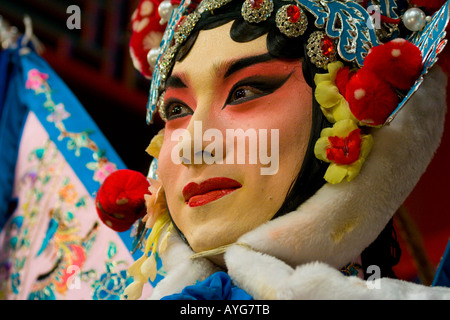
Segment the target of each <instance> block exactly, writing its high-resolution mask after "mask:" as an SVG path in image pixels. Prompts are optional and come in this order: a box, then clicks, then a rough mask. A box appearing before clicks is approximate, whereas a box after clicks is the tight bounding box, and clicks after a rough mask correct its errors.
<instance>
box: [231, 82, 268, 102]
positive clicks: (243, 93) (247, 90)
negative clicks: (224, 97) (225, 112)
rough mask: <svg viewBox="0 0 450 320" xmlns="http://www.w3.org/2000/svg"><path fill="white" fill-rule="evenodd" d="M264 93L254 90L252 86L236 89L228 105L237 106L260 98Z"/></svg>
mask: <svg viewBox="0 0 450 320" xmlns="http://www.w3.org/2000/svg"><path fill="white" fill-rule="evenodd" d="M262 94H263V91H261V90H259V89H256V88H252V87H250V86H243V87H239V88H236V89H235V90H234V91H232V92H231V95H230V98H229V99H228V104H236V103H239V102H244V101H247V100H250V99H253V98H256V97H258V96H261V95H262Z"/></svg>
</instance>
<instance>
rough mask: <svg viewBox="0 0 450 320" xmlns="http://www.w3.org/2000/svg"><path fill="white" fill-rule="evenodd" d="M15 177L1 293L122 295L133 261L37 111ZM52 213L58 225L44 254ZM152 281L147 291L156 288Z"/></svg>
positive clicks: (3, 242) (2, 238)
mask: <svg viewBox="0 0 450 320" xmlns="http://www.w3.org/2000/svg"><path fill="white" fill-rule="evenodd" d="M15 176H16V179H15V185H14V197H17V198H18V206H17V208H16V210H15V211H14V213H13V215H12V217H11V218H10V220H9V222H8V223H7V225H6V226H5V227H4V229H3V231H2V233H1V234H0V248H1V251H0V268H1V276H0V299H29V298H37V297H41V298H42V297H47V298H52V297H54V298H56V299H83V300H86V299H94V298H102V299H103V298H105V299H106V298H109V299H111V298H118V297H119V295H120V294H121V293H122V291H123V289H124V287H125V284H126V280H127V275H125V273H124V272H123V271H124V270H126V269H127V268H128V267H129V266H130V265H131V263H132V262H133V261H134V260H133V258H132V256H131V255H130V253H129V251H128V249H127V248H126V246H125V245H124V243H123V242H122V240H121V238H120V236H119V235H118V234H117V233H116V232H115V231H113V230H111V229H109V228H108V227H106V226H105V225H103V224H102V223H101V221H100V220H99V218H98V216H97V213H96V210H95V203H94V198H93V197H92V196H91V195H89V194H88V192H87V190H86V189H85V188H84V186H83V184H82V183H81V182H80V180H79V179H78V177H77V175H76V174H75V172H74V171H73V170H72V168H71V167H70V165H69V164H68V163H67V162H66V160H65V159H64V157H63V156H62V154H61V153H60V152H59V151H58V150H57V149H56V147H55V145H54V144H53V143H52V142H51V141H50V140H49V136H48V134H47V132H46V131H45V130H44V128H43V127H42V125H41V124H40V122H39V121H38V119H37V118H36V116H35V115H34V114H33V113H30V114H29V115H28V118H27V121H26V125H25V128H24V132H23V135H22V139H21V143H20V149H19V156H18V161H17V166H16V173H15ZM21 219H23V222H22V226H21V227H20V228H17V227H16V224H15V222H16V223H17V222H18V221H19V222H20V221H21ZM51 219H53V222H54V223H55V222H56V223H57V225H58V227H57V229H55V230H56V231H55V232H54V234H53V236H51V237H49V238H51V240H50V241H49V242H48V245H47V247H46V248H45V250H43V251H42V253H41V254H40V255H38V252H39V250H40V249H41V247H42V245H43V243H44V239H45V237H46V234H47V230H48V227H49V223H50V220H51ZM14 243H15V246H14ZM121 271H122V273H121ZM128 281H130V279H128ZM145 287H146V289H145V290H147V292H144V294H143V295H142V296H144V297H146V296H149V295H150V293H151V290H152V288H151V286H145Z"/></svg>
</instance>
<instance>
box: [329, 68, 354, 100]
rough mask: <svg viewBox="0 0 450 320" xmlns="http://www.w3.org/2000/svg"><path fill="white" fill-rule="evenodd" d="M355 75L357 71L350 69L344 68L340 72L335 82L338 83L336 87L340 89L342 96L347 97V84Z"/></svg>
mask: <svg viewBox="0 0 450 320" xmlns="http://www.w3.org/2000/svg"><path fill="white" fill-rule="evenodd" d="M355 74H356V71H354V70H350V68H349V67H344V68H341V69H339V70H338V72H337V73H336V79H335V80H334V82H335V83H336V87H337V88H338V90H339V92H340V93H341V95H345V88H346V87H347V83H348V82H349V81H350V79H351V77H353V76H354V75H355Z"/></svg>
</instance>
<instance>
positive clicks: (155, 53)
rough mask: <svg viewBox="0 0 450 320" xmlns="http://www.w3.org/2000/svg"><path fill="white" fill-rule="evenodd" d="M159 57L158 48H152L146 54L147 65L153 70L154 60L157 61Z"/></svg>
mask: <svg viewBox="0 0 450 320" xmlns="http://www.w3.org/2000/svg"><path fill="white" fill-rule="evenodd" d="M158 56H159V48H153V49H151V50H150V51H149V52H148V54H147V61H148V64H149V65H150V66H151V67H152V68H154V67H155V65H156V59H158Z"/></svg>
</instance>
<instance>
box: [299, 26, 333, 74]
mask: <svg viewBox="0 0 450 320" xmlns="http://www.w3.org/2000/svg"><path fill="white" fill-rule="evenodd" d="M306 49H307V55H308V57H309V59H310V61H311V62H312V63H314V64H315V65H316V67H318V68H323V69H326V68H327V65H328V64H329V63H330V62H334V61H336V59H337V58H336V56H337V50H336V44H335V42H334V41H333V40H332V39H331V38H330V37H328V36H327V35H326V33H325V32H322V31H315V32H313V33H311V35H310V36H309V38H308V43H307V45H306Z"/></svg>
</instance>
